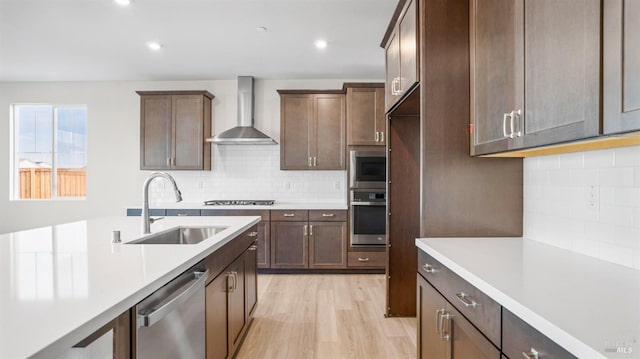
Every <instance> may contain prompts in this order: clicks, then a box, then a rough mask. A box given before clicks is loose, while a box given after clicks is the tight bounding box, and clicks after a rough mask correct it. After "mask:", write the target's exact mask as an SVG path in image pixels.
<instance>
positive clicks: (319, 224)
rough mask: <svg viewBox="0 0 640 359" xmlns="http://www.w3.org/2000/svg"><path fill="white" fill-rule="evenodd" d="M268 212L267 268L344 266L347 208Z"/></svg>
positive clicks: (326, 267) (331, 267)
mask: <svg viewBox="0 0 640 359" xmlns="http://www.w3.org/2000/svg"><path fill="white" fill-rule="evenodd" d="M271 212H272V214H271V218H272V222H271V268H275V269H278V268H281V269H305V268H310V269H344V268H347V222H346V218H347V211H344V210H326V211H324V210H311V211H306V210H302V211H301V210H297V211H271ZM273 219H278V220H276V221H273Z"/></svg>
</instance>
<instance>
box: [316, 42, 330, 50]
mask: <svg viewBox="0 0 640 359" xmlns="http://www.w3.org/2000/svg"><path fill="white" fill-rule="evenodd" d="M313 44H314V45H316V47H317V48H319V49H324V48H326V47H327V45H328V44H329V43H328V42H327V40H316V41H314V42H313Z"/></svg>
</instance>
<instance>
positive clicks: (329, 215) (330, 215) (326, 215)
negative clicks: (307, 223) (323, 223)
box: [322, 213, 335, 217]
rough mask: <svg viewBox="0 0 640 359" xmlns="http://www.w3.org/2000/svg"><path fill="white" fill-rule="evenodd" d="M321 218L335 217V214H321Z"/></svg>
mask: <svg viewBox="0 0 640 359" xmlns="http://www.w3.org/2000/svg"><path fill="white" fill-rule="evenodd" d="M322 217H335V214H333V213H323V214H322Z"/></svg>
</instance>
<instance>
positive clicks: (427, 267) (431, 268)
mask: <svg viewBox="0 0 640 359" xmlns="http://www.w3.org/2000/svg"><path fill="white" fill-rule="evenodd" d="M422 268H424V271H425V272H427V273H437V272H439V271H438V270H437V269H435V267H434V266H432V265H431V264H429V263H425V264H424V265H423V266H422Z"/></svg>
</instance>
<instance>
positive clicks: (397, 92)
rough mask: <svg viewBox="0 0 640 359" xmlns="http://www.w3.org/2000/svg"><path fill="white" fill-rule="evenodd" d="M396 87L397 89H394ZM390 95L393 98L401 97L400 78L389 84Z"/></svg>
mask: <svg viewBox="0 0 640 359" xmlns="http://www.w3.org/2000/svg"><path fill="white" fill-rule="evenodd" d="M396 85H397V88H396ZM391 94H392V95H394V96H398V95H402V91H400V78H399V77H395V78H394V79H393V81H392V82H391Z"/></svg>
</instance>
